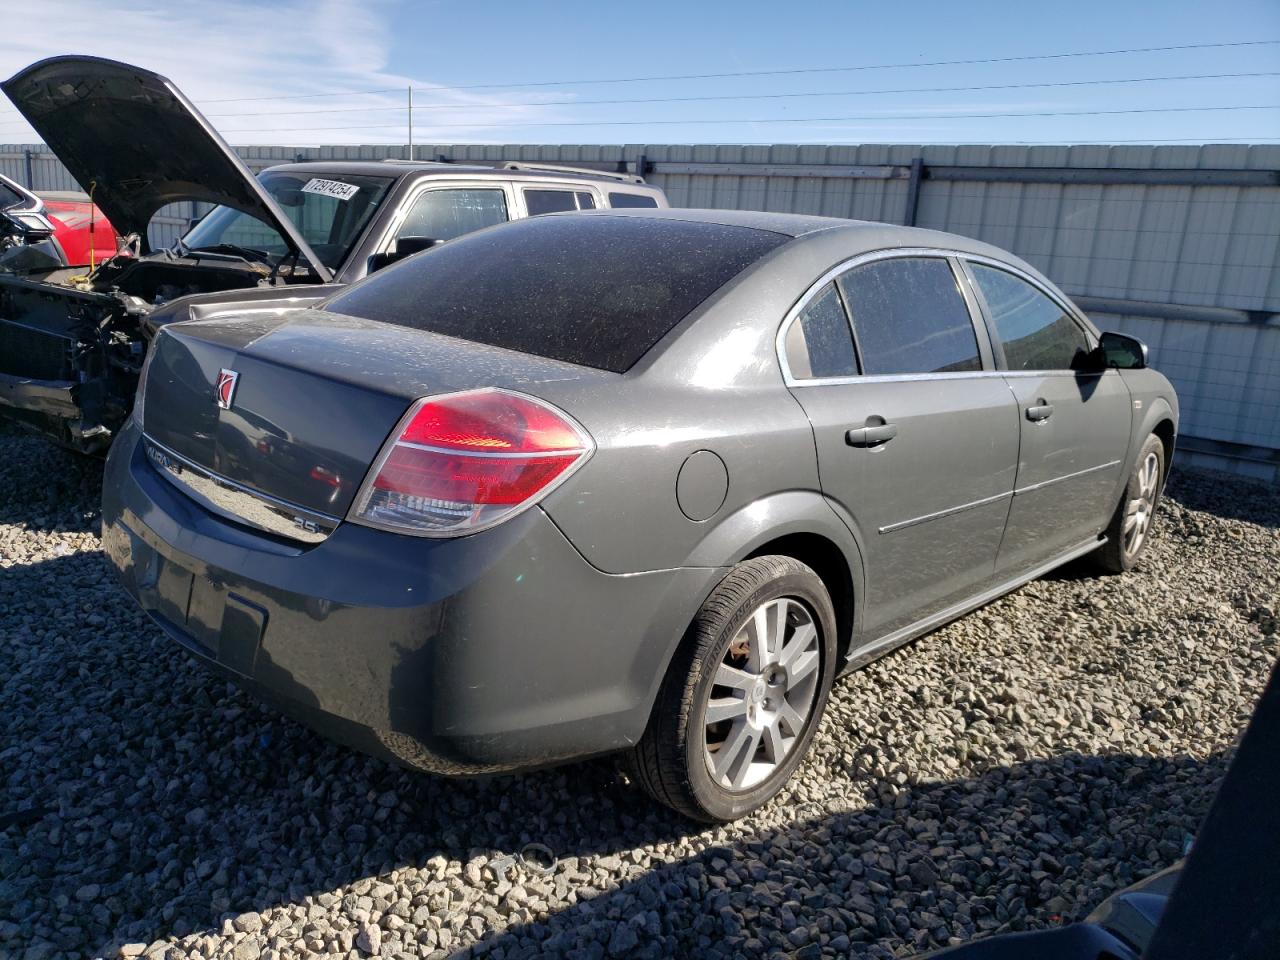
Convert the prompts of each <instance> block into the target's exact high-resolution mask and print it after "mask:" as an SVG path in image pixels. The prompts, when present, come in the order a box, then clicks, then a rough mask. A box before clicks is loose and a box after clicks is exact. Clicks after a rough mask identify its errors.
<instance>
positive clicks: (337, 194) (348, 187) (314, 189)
mask: <svg viewBox="0 0 1280 960" xmlns="http://www.w3.org/2000/svg"><path fill="white" fill-rule="evenodd" d="M302 192H303V193H318V194H320V195H321V196H323V197H333V198H334V199H335V200H350V199H351V198H352V197H354V196H355V195H356V194H357V193H359V192H360V188H359V187H357V186H356V185H355V184H352V183H343V182H342V181H341V180H321V179H319V178H313V179H311V180H308V181H307V185H306V186H305V187H303V188H302Z"/></svg>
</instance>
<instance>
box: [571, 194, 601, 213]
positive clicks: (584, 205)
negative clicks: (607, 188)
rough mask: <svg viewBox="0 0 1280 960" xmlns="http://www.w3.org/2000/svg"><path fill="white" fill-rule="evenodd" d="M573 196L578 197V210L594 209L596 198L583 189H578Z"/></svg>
mask: <svg viewBox="0 0 1280 960" xmlns="http://www.w3.org/2000/svg"><path fill="white" fill-rule="evenodd" d="M574 196H575V197H577V198H578V209H579V210H594V209H595V208H596V198H595V197H593V196H592V195H591V194H589V193H587V192H586V191H585V190H579V191H578V192H577V193H575V194H574Z"/></svg>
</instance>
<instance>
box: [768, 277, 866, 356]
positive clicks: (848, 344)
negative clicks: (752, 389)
mask: <svg viewBox="0 0 1280 960" xmlns="http://www.w3.org/2000/svg"><path fill="white" fill-rule="evenodd" d="M784 350H785V352H786V355H787V369H788V370H789V371H790V372H791V376H792V377H793V378H794V379H796V380H812V379H815V378H822V377H851V376H853V375H854V374H856V373H857V372H858V362H857V360H856V359H855V358H854V354H853V335H852V334H851V333H850V331H849V317H848V315H847V314H846V313H845V312H844V304H842V303H841V302H840V294H839V293H837V292H836V285H835V284H834V283H828V284H827V285H826V286H825V287H823V288H822V290H821V291H819V292H818V295H817V296H815V297H814V298H813V299H812V300H810V301H809V302H808V303H807V304H806V305H805V307H804V309H803V310H801V311H800V313H799V314H798V315H797V316H796V319H795V320H794V321H793V322H792V324H791V326H790V327H788V328H787V333H786V343H785V344H784Z"/></svg>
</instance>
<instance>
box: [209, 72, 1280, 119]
mask: <svg viewBox="0 0 1280 960" xmlns="http://www.w3.org/2000/svg"><path fill="white" fill-rule="evenodd" d="M1277 76H1280V72H1277V71H1266V72H1258V73H1193V74H1177V75H1174V76H1164V77H1119V78H1116V79H1113V80H1056V81H1046V82H1041V83H996V84H982V85H977V86H962V87H899V88H896V89H880V90H815V91H812V92H809V93H734V94H720V95H714V96H702V97H639V98H624V99H618V100H542V101H512V102H507V103H480V104H477V103H415V104H414V107H415V109H418V108H421V109H424V110H427V109H432V110H477V109H484V110H488V109H497V108H499V107H560V106H571V107H579V106H594V105H602V104H614V105H616V104H632V103H705V102H713V101H723V100H789V99H797V98H802V97H867V96H884V95H886V94H902V93H973V92H976V91H991V90H1035V89H1045V88H1051V87H1089V86H1106V85H1115V84H1126V83H1163V82H1171V81H1182V80H1240V79H1246V78H1256V77H1277ZM391 110H398V111H402V112H403V110H404V105H403V104H398V105H395V106H389V107H334V108H327V109H323V110H266V111H259V112H256V113H210V114H206V116H207V117H209V119H211V120H213V119H228V118H232V117H235V118H240V117H280V116H310V115H313V114H328V113H379V112H387V111H391Z"/></svg>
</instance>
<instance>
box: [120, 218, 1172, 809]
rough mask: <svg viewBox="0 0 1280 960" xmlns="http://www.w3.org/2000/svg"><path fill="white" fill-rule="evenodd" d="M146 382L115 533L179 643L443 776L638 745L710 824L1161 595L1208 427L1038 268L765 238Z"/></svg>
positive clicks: (163, 362) (515, 245) (210, 355)
mask: <svg viewBox="0 0 1280 960" xmlns="http://www.w3.org/2000/svg"><path fill="white" fill-rule="evenodd" d="M149 358H150V359H149V360H148V370H147V371H146V372H145V374H144V379H143V386H142V391H141V393H140V395H139V398H138V402H137V406H136V409H135V411H134V414H133V416H132V418H131V419H130V421H129V423H128V425H127V427H126V429H125V431H124V432H123V433H122V435H121V437H120V439H119V441H118V442H117V443H116V444H115V446H114V447H113V449H112V452H111V456H110V459H109V460H108V464H107V475H106V485H105V489H104V494H103V528H104V529H103V532H104V541H105V544H106V549H107V552H108V554H109V556H110V558H111V560H112V562H113V563H114V565H115V566H116V568H117V569H118V571H119V573H120V577H121V579H122V581H123V584H124V586H125V588H126V589H127V590H128V591H129V592H130V593H131V594H132V595H133V596H134V597H136V598H137V600H138V602H139V603H141V604H142V606H143V607H144V608H145V609H146V610H147V611H148V612H149V613H150V614H151V616H152V617H153V618H154V619H155V620H156V622H157V623H159V624H160V625H161V627H163V628H164V630H166V631H167V632H168V634H169V635H170V636H171V637H172V638H173V639H174V640H175V641H176V642H177V643H178V644H180V645H182V646H183V647H185V648H186V649H187V650H189V651H192V652H193V653H195V654H196V655H198V656H199V657H201V658H202V659H204V660H205V661H207V662H208V663H210V664H211V665H213V666H214V667H216V668H217V669H219V670H221V671H223V672H225V673H226V674H227V675H229V676H231V677H233V678H234V679H236V680H237V681H239V682H240V683H242V684H244V685H245V686H247V687H249V688H251V689H253V690H254V691H256V692H258V693H259V694H261V695H262V696H264V697H267V698H269V699H271V700H273V701H275V702H276V703H278V704H280V706H281V707H283V708H284V709H285V710H286V711H288V712H291V713H293V714H295V715H297V716H298V717H300V718H302V719H304V720H305V721H307V722H310V723H312V724H313V725H315V726H317V727H318V728H320V729H322V730H324V731H326V732H328V733H329V734H331V735H332V736H334V737H336V738H339V739H341V740H343V741H345V742H347V743H350V744H352V745H355V746H357V747H360V748H362V749H365V750H370V751H375V752H378V753H381V754H384V755H389V756H392V757H394V758H396V759H398V760H400V761H401V762H404V763H407V764H410V765H412V766H414V767H417V768H419V769H422V770H427V771H431V772H437V773H446V774H466V773H477V772H487V771H497V770H513V769H522V768H528V767H533V766H539V765H544V764H549V763H556V762H560V761H565V760H570V759H573V758H579V757H585V756H590V755H595V754H606V753H620V754H623V755H625V756H626V757H627V758H628V760H629V765H630V769H631V771H632V775H633V778H634V779H635V780H636V781H637V782H638V783H639V784H641V785H642V786H643V787H644V788H645V789H647V790H648V791H649V792H650V793H652V794H653V795H654V796H655V797H656V798H658V799H659V800H661V801H662V802H664V803H667V804H670V805H671V806H673V807H675V808H676V809H678V810H680V811H683V812H684V813H686V814H688V815H690V816H692V817H695V818H699V819H703V820H711V821H716V820H730V819H732V818H735V817H739V816H741V815H743V814H745V813H747V812H748V811H750V810H752V809H754V808H756V807H758V806H759V805H761V804H762V803H764V802H766V801H767V800H768V799H769V798H770V797H772V796H773V795H774V794H776V793H777V792H778V791H779V790H780V789H781V788H782V786H783V784H784V783H785V782H786V780H787V778H788V777H789V776H790V775H791V773H792V771H793V770H794V769H795V768H796V766H797V765H798V764H799V763H800V762H801V761H802V759H803V757H804V755H805V752H806V750H807V748H808V746H809V743H810V741H811V739H812V738H813V735H814V731H815V728H816V726H817V725H818V723H819V722H820V720H821V718H822V715H823V710H824V707H825V706H826V703H827V698H828V694H829V692H830V690H831V685H832V682H833V680H834V679H835V677H836V676H837V675H839V674H840V673H842V672H844V671H848V670H852V669H854V668H856V667H858V666H860V665H862V664H865V663H867V662H868V661H870V660H871V659H873V658H875V657H878V656H881V655H883V654H885V653H886V652H888V651H889V650H892V649H893V648H895V647H897V646H899V645H901V644H903V643H905V642H907V641H909V640H911V639H912V638H914V637H917V636H919V635H920V634H922V633H925V632H927V631H929V630H932V629H934V628H936V627H938V626H939V625H941V624H943V623H946V622H947V621H949V620H952V619H954V618H956V617H959V616H961V615H963V614H964V613H966V612H967V611H969V610H972V609H974V608H975V607H977V606H979V605H981V604H983V603H986V602H987V601H989V600H991V599H993V598H995V597H998V596H1000V595H1001V594H1003V593H1006V592H1008V591H1010V590H1012V589H1014V588H1016V587H1017V586H1019V585H1020V584H1022V583H1025V582H1026V581H1028V580H1030V579H1032V578H1034V577H1037V576H1039V575H1041V574H1043V573H1045V572H1046V571H1048V570H1051V569H1053V568H1054V567H1056V566H1058V565H1060V564H1062V563H1064V562H1066V561H1068V560H1071V559H1073V558H1077V557H1088V558H1089V559H1090V560H1091V561H1092V562H1093V563H1094V565H1095V566H1097V567H1098V568H1100V569H1101V570H1104V571H1108V572H1112V573H1118V572H1121V571H1124V570H1126V569H1128V568H1129V567H1131V566H1132V565H1133V564H1134V562H1135V561H1136V560H1137V558H1138V557H1139V556H1140V554H1141V552H1142V550H1143V547H1144V546H1145V544H1146V543H1147V540H1148V538H1149V536H1150V530H1151V521H1152V516H1153V513H1154V510H1155V507H1156V503H1157V500H1158V498H1159V495H1160V491H1161V489H1162V485H1163V482H1164V478H1165V473H1166V470H1167V467H1168V464H1169V462H1170V458H1171V456H1172V452H1173V445H1174V438H1175V434H1176V431H1177V422H1178V408H1177V399H1176V397H1175V395H1174V392H1173V389H1172V388H1171V387H1170V385H1169V383H1168V381H1167V380H1165V378H1164V377H1162V376H1161V375H1160V374H1158V373H1156V372H1155V371H1153V370H1151V369H1149V368H1147V366H1146V353H1145V349H1144V348H1143V347H1142V345H1141V344H1140V343H1139V342H1138V341H1136V340H1133V339H1131V338H1128V337H1125V336H1122V335H1119V334H1099V332H1098V331H1097V330H1096V329H1095V328H1094V326H1093V325H1092V324H1091V323H1090V322H1089V321H1088V319H1086V318H1085V317H1084V316H1083V315H1082V314H1081V313H1080V312H1079V310H1077V309H1076V308H1075V307H1074V306H1073V305H1072V304H1071V302H1070V301H1069V300H1068V299H1067V298H1066V297H1065V296H1063V294H1062V293H1061V292H1059V291H1058V290H1057V289H1056V288H1055V287H1054V286H1053V285H1052V284H1051V283H1049V282H1048V281H1047V280H1046V279H1045V278H1044V277H1042V276H1041V275H1040V274H1038V273H1037V272H1036V271H1035V270H1034V269H1032V268H1031V267H1029V266H1028V265H1027V264H1025V263H1023V262H1021V261H1020V260H1018V259H1017V258H1015V257H1013V256H1011V255H1009V254H1007V253H1004V252H1002V251H1000V250H997V249H995V248H992V247H990V246H987V245H985V244H982V243H977V242H975V241H972V240H966V239H963V238H961V237H956V236H950V235H946V234H941V233H933V232H929V231H924V230H914V229H905V228H897V227H891V226H885V225H882V224H873V223H858V222H852V221H845V220H832V219H825V218H818V217H801V216H783V215H769V214H755V213H729V212H713V211H689V210H669V211H668V210H661V211H654V210H650V211H638V210H637V211H599V212H596V213H589V214H575V215H553V216H548V217H539V218H536V219H531V220H528V221H524V222H520V223H513V224H509V225H505V226H499V227H494V228H491V229H488V230H484V231H481V232H479V233H476V234H473V235H471V236H469V237H463V238H460V239H458V240H455V241H454V242H452V243H449V244H447V245H444V246H442V247H439V248H437V249H435V250H432V251H429V252H427V253H424V254H421V255H419V256H416V257H412V258H410V259H408V260H406V261H404V262H403V263H401V264H398V265H396V266H394V267H391V268H388V269H387V270H385V271H383V272H381V273H379V274H377V275H375V276H373V277H371V278H369V279H368V280H365V281H362V282H360V283H358V284H355V285H354V286H352V287H350V288H348V289H347V290H345V291H343V292H342V293H340V294H338V295H337V296H335V297H334V298H332V299H331V300H329V301H327V302H326V303H325V304H324V305H323V306H322V308H320V309H315V310H311V311H305V312H302V313H298V314H294V315H290V316H288V317H280V316H276V315H264V314H260V313H259V314H250V315H246V316H244V317H242V318H238V319H226V318H220V319H212V320H205V321H193V322H189V323H180V324H174V325H171V326H167V327H165V328H164V329H163V330H162V332H161V333H160V335H159V337H158V338H157V340H156V342H155V345H154V349H153V350H152V351H151V353H150V354H149ZM855 733H856V732H853V731H851V734H855Z"/></svg>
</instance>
